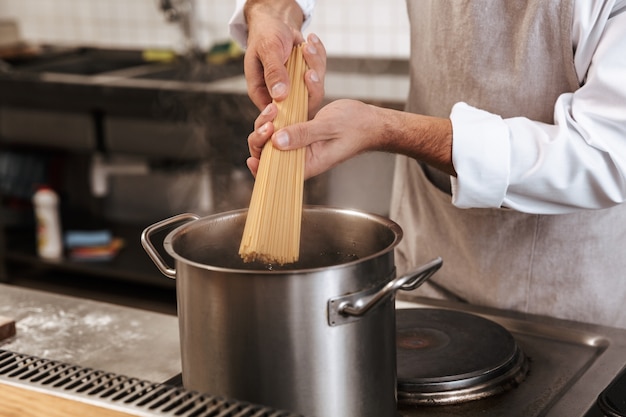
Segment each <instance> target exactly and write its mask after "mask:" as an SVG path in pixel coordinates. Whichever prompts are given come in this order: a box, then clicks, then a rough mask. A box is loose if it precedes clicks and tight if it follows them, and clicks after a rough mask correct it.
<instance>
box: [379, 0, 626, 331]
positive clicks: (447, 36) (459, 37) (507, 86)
mask: <svg viewBox="0 0 626 417" xmlns="http://www.w3.org/2000/svg"><path fill="white" fill-rule="evenodd" d="M573 1H574V0H560V1H556V0H555V1H545V0H528V1H506V0H409V1H407V5H408V12H409V18H410V21H411V39H412V42H413V43H412V47H411V48H412V57H411V63H412V67H411V92H410V96H409V100H408V104H407V111H410V112H414V113H423V114H429V115H433V116H439V117H449V114H450V110H451V108H452V106H453V104H454V103H456V102H458V101H465V102H467V103H468V104H470V105H472V106H475V107H478V108H482V109H484V110H487V111H490V112H493V113H496V114H499V115H500V116H502V117H503V118H508V117H514V116H525V117H528V118H530V119H532V120H537V121H542V122H546V123H553V112H554V104H555V101H556V99H557V97H558V96H559V95H560V94H562V93H564V92H571V91H574V90H576V89H577V88H578V87H579V85H578V81H577V77H576V73H575V70H574V62H573V51H572V43H571V28H572V13H573ZM477 134H480V132H477ZM449 183H450V181H449V177H447V176H446V175H444V174H443V173H441V172H439V171H437V170H435V169H433V168H430V167H427V166H422V165H421V164H420V163H418V162H417V161H415V160H413V159H410V158H407V157H404V156H398V158H397V161H396V171H395V177H394V189H393V196H392V207H391V217H392V218H393V219H394V220H395V221H397V222H398V223H399V224H400V225H401V226H402V228H403V229H404V232H405V237H404V239H403V241H402V243H401V244H400V246H399V247H398V250H397V260H396V262H397V265H398V269H399V271H400V272H402V271H404V270H407V269H409V268H411V267H412V266H415V265H419V264H421V263H423V262H425V261H427V260H429V259H432V258H434V257H436V256H441V257H442V258H443V260H444V264H443V267H442V268H441V270H440V271H439V272H438V273H437V274H435V276H434V277H433V278H431V283H429V284H426V285H424V286H423V287H422V288H420V289H419V290H417V291H416V292H415V293H414V295H420V296H429V297H436V298H456V299H460V300H464V301H467V302H469V303H473V304H479V305H486V306H493V307H498V308H504V309H512V310H518V311H522V312H529V313H537V314H543V315H549V316H554V317H559V318H566V319H573V320H577V321H585V322H593V323H598V324H604V325H609V326H618V327H626V308H624V307H623V305H624V303H625V302H626V279H624V276H623V275H624V271H626V253H622V252H625V251H626V205H624V204H622V205H620V206H616V207H613V208H610V209H605V210H593V211H592V210H590V211H581V212H577V213H574V214H566V215H533V214H524V213H519V212H516V211H513V210H509V209H459V208H456V207H454V206H453V205H452V204H451V196H450V194H449ZM410 297H411V295H410V294H409V295H408V296H407V298H410ZM399 298H403V296H402V295H401V294H399Z"/></svg>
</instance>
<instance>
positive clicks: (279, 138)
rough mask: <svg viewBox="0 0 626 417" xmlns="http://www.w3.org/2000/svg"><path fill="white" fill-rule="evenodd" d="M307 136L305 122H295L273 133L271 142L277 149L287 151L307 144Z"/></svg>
mask: <svg viewBox="0 0 626 417" xmlns="http://www.w3.org/2000/svg"><path fill="white" fill-rule="evenodd" d="M307 137H308V135H307V129H306V122H304V123H296V124H293V125H290V126H287V127H285V128H282V129H279V130H278V131H277V132H276V133H274V135H273V136H272V143H273V144H274V146H275V147H276V148H277V149H280V150H283V151H287V150H291V149H298V148H302V147H305V146H307V145H308V142H307V140H306V138H307Z"/></svg>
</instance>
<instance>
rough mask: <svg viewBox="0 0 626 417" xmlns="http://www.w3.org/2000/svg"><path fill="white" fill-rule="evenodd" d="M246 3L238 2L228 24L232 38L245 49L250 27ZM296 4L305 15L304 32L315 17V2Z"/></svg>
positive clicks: (304, 0)
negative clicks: (245, 13)
mask: <svg viewBox="0 0 626 417" xmlns="http://www.w3.org/2000/svg"><path fill="white" fill-rule="evenodd" d="M245 3H246V0H237V3H236V6H235V12H234V13H233V15H232V16H231V18H230V21H229V22H228V27H229V31H230V36H231V37H232V38H233V39H234V40H235V41H236V42H237V43H238V44H239V45H241V46H242V47H243V48H245V47H246V45H247V43H248V25H247V24H246V18H245V16H244V15H243V6H244V5H245ZM296 3H298V5H299V6H300V8H301V9H302V13H303V14H304V23H303V24H302V30H304V29H306V27H307V26H308V24H309V22H310V21H311V17H312V16H313V9H314V8H315V0H296Z"/></svg>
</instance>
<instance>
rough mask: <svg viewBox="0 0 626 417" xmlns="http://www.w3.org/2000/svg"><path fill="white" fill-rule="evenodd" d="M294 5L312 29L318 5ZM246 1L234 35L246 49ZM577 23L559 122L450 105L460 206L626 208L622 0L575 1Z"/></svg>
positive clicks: (303, 1) (625, 3)
mask: <svg viewBox="0 0 626 417" xmlns="http://www.w3.org/2000/svg"><path fill="white" fill-rule="evenodd" d="M297 1H298V4H299V5H300V6H301V8H302V10H303V12H304V15H305V19H306V21H305V24H306V23H307V22H308V21H309V19H310V18H311V14H312V12H313V7H314V4H315V0H297ZM244 2H245V1H244V0H238V1H237V10H236V11H235V13H234V15H233V17H232V19H231V22H230V29H231V35H232V36H233V38H234V39H235V40H237V41H238V42H239V43H241V44H242V45H244V46H245V44H246V33H247V32H246V25H245V20H244V18H243V12H242V8H243V3H244ZM572 25H573V28H572V29H573V30H572V48H573V50H574V65H575V68H576V72H577V75H578V80H579V82H580V85H581V87H580V88H579V89H578V90H576V91H575V92H573V93H565V94H562V95H561V96H560V97H559V98H558V100H557V101H556V103H555V106H554V123H553V124H546V123H540V122H537V121H533V120H529V119H527V118H523V117H513V118H507V119H503V118H501V117H500V116H498V115H497V114H493V113H489V112H486V111H484V110H481V109H477V108H474V107H472V106H469V105H467V104H465V103H457V104H455V105H454V106H453V108H452V110H451V114H450V119H451V121H452V128H453V144H452V159H453V164H454V167H455V170H456V172H457V177H456V178H455V177H451V183H452V203H453V204H454V205H455V206H457V207H459V208H498V207H508V208H512V209H515V210H517V211H521V212H526V213H536V214H560V213H568V212H574V211H577V210H581V209H599V208H608V207H611V206H613V205H616V204H619V203H622V202H625V201H626V0H575V1H574V18H573V21H572ZM476 132H480V135H476Z"/></svg>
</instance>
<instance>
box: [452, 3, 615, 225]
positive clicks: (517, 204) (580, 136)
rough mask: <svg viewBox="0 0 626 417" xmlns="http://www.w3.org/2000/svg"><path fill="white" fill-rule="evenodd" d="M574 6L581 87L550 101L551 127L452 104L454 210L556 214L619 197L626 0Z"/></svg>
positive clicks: (610, 203)
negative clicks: (501, 209)
mask: <svg viewBox="0 0 626 417" xmlns="http://www.w3.org/2000/svg"><path fill="white" fill-rule="evenodd" d="M576 3H577V9H575V10H576V11H575V19H574V34H573V37H574V39H573V44H574V46H575V48H576V52H575V57H574V58H575V65H576V69H577V72H578V74H579V79H580V82H581V84H582V87H580V88H579V89H578V90H576V91H575V92H573V93H566V94H563V95H561V96H560V97H559V98H558V100H557V102H556V103H555V110H554V124H545V123H540V122H536V121H532V120H529V119H526V118H521V117H520V118H511V119H501V118H500V117H498V116H496V115H493V114H489V113H487V112H485V111H482V110H479V109H476V108H473V107H471V106H468V105H467V104H464V103H458V104H456V105H455V106H454V107H453V109H452V112H451V114H450V119H451V121H452V127H453V145H452V159H453V164H454V167H455V170H456V171H457V178H453V179H452V193H453V196H452V202H453V204H454V205H456V206H457V207H461V208H469V207H509V208H513V209H515V210H519V211H523V212H527V213H539V214H558V213H567V212H572V211H576V210H581V209H601V208H608V207H611V206H613V205H616V204H620V203H623V202H624V201H626V53H625V52H624V51H626V1H624V0H622V1H616V0H614V1H601V0H585V1H577V2H576ZM476 132H480V134H479V135H477V134H476Z"/></svg>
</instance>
